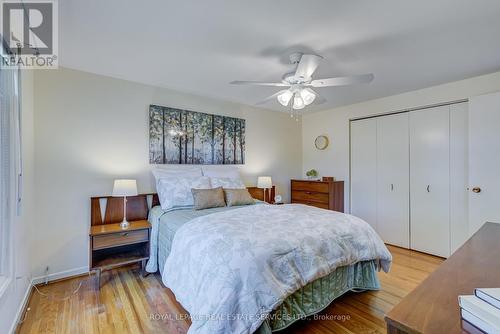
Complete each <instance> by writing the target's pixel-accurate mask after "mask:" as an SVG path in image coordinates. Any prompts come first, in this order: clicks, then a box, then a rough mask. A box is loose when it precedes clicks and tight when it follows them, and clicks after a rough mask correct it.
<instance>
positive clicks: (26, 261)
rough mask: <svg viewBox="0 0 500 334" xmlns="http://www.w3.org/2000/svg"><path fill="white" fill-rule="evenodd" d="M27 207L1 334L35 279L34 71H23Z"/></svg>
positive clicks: (0, 312)
mask: <svg viewBox="0 0 500 334" xmlns="http://www.w3.org/2000/svg"><path fill="white" fill-rule="evenodd" d="M21 80H22V105H23V114H22V123H21V127H22V131H23V136H22V141H23V163H24V169H23V174H24V179H23V188H22V194H23V206H22V216H20V217H17V218H16V219H15V221H14V223H13V225H12V226H13V235H14V237H13V239H12V242H13V254H14V280H13V281H12V283H11V284H10V286H9V287H8V289H7V290H6V291H5V293H4V294H3V295H2V296H1V297H0V333H10V330H11V329H12V326H13V325H14V324H15V321H16V320H17V318H18V317H19V315H20V314H19V312H20V310H21V307H22V304H23V302H24V301H25V299H26V297H27V292H28V288H29V286H30V282H31V265H32V254H33V249H32V248H31V245H32V235H33V225H34V221H33V214H34V209H35V207H34V173H33V172H34V165H33V164H34V152H33V149H34V136H33V71H23V72H22V79H21Z"/></svg>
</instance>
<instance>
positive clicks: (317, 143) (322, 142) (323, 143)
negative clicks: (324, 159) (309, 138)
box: [314, 135, 329, 150]
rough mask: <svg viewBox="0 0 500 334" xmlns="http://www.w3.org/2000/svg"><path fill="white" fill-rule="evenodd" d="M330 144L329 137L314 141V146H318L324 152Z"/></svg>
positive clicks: (320, 137)
mask: <svg viewBox="0 0 500 334" xmlns="http://www.w3.org/2000/svg"><path fill="white" fill-rule="evenodd" d="M328 143H329V141H328V137H327V136H323V135H322V136H318V137H316V140H314V146H316V148H317V149H318V150H324V149H325V148H327V147H328Z"/></svg>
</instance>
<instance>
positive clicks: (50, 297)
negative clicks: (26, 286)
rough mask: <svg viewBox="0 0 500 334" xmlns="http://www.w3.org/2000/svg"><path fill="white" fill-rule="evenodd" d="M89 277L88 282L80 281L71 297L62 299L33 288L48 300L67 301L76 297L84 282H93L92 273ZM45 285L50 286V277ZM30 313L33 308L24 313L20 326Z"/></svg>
mask: <svg viewBox="0 0 500 334" xmlns="http://www.w3.org/2000/svg"><path fill="white" fill-rule="evenodd" d="M88 276H89V279H88V280H83V279H82V280H80V283H79V284H78V287H77V288H76V289H74V290H73V292H71V293H70V294H69V295H67V296H65V297H61V298H58V297H56V296H55V295H54V294H48V293H45V292H42V291H40V289H39V288H38V287H37V284H33V288H34V289H35V291H36V292H37V293H38V294H40V295H41V296H43V297H45V298H48V299H50V300H55V301H66V300H68V299H70V298H71V297H72V296H74V295H76V294H77V293H78V291H80V289H81V288H82V285H83V282H89V281H90V280H91V275H90V271H89V273H88ZM30 281H32V280H30ZM44 285H45V286H46V285H48V276H47V277H46V279H45V283H44ZM29 311H31V307H28V308H26V312H24V317H23V318H22V319H21V320H20V321H19V322H18V325H20V324H22V323H23V322H24V321H25V320H26V317H27V316H28V312H29Z"/></svg>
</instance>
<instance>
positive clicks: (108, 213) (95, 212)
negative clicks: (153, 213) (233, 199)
mask: <svg viewBox="0 0 500 334" xmlns="http://www.w3.org/2000/svg"><path fill="white" fill-rule="evenodd" d="M247 189H248V192H249V193H250V195H252V197H253V198H255V199H258V200H261V201H264V200H266V202H269V203H272V201H273V200H274V194H275V187H274V186H273V187H272V188H271V190H270V191H268V196H267V197H266V196H265V192H264V189H260V188H257V187H247ZM269 193H270V194H269ZM156 205H160V200H159V199H158V195H157V194H156V193H148V194H140V195H137V196H130V197H127V220H129V221H133V220H143V219H148V214H149V210H150V209H151V208H152V207H154V206H156ZM122 220H123V197H112V196H95V197H91V198H90V225H103V224H114V223H120V222H121V221H122Z"/></svg>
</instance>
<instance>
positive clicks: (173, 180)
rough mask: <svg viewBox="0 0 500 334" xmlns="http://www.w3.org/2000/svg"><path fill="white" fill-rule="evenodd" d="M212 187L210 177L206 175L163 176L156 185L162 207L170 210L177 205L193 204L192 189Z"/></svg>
mask: <svg viewBox="0 0 500 334" xmlns="http://www.w3.org/2000/svg"><path fill="white" fill-rule="evenodd" d="M193 188H196V189H210V188H211V187H210V178H208V177H206V176H196V177H192V176H191V177H190V176H171V177H162V178H160V179H159V181H158V184H157V185H156V191H157V192H158V199H159V200H160V204H161V208H162V209H163V210H169V209H172V208H175V207H182V206H184V207H186V206H193V205H194V201H193V194H192V193H191V189H193Z"/></svg>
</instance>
